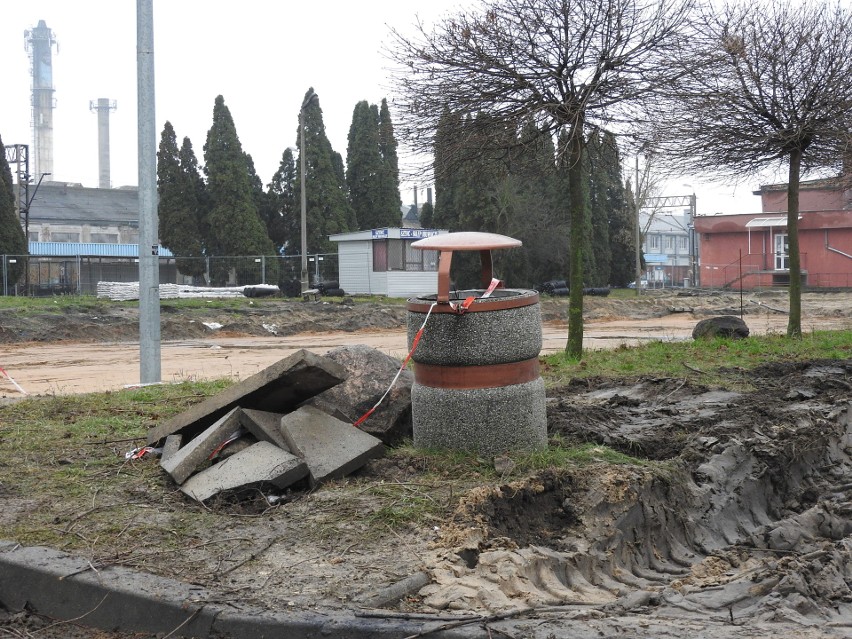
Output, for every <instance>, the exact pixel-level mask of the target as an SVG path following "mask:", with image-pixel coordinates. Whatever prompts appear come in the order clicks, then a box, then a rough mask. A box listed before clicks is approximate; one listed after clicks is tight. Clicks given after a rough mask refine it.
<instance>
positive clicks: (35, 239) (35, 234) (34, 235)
mask: <svg viewBox="0 0 852 639" xmlns="http://www.w3.org/2000/svg"><path fill="white" fill-rule="evenodd" d="M27 239H28V240H29V241H30V242H38V231H30V236H29V237H28V238H27Z"/></svg>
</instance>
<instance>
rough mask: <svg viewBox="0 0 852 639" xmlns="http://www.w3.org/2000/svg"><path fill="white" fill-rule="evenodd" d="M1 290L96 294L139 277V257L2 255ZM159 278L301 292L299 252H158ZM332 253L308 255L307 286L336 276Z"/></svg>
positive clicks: (6, 292) (165, 281)
mask: <svg viewBox="0 0 852 639" xmlns="http://www.w3.org/2000/svg"><path fill="white" fill-rule="evenodd" d="M0 258H2V272H0V278H2V282H0V284H2V287H0V293H2V294H3V295H27V296H45V295H95V294H96V293H97V286H98V282H138V281H139V260H138V258H128V257H102V256H90V255H65V256H50V257H43V256H37V255H2V256H0ZM158 262H159V272H160V278H159V281H160V284H182V285H197V286H213V287H233V286H245V285H253V284H275V285H277V286H278V287H279V288H281V291H282V292H283V293H284V294H285V295H287V296H290V297H294V296H298V295H299V294H300V293H301V271H302V262H301V257H300V256H298V255H295V256H287V257H276V256H268V255H259V256H239V257H218V256H211V257H205V258H175V257H160V258H159V259H158ZM338 265H339V260H338V256H337V254H336V253H328V254H315V255H309V256H308V279H309V283H310V285H311V286H317V285H318V284H322V283H326V282H332V281H338V280H339V273H338Z"/></svg>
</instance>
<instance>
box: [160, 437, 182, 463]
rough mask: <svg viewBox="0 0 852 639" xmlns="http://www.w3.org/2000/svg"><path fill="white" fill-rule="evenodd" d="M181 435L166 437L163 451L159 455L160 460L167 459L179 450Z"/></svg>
mask: <svg viewBox="0 0 852 639" xmlns="http://www.w3.org/2000/svg"><path fill="white" fill-rule="evenodd" d="M182 441H183V437H181V436H180V435H169V436H168V437H166V443H165V444H163V453H162V455H160V461H162V460H165V459H168V458H169V457H171V456H172V455H174V454H175V453H176V452H178V450H180V445H181V442H182Z"/></svg>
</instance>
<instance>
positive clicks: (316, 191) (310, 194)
mask: <svg viewBox="0 0 852 639" xmlns="http://www.w3.org/2000/svg"><path fill="white" fill-rule="evenodd" d="M313 93H314V92H313V89H309V90H308V91H307V92H306V93H305V97H306V98H309V97H310V96H311V95H313ZM304 115H305V122H304V126H305V147H306V148H305V149H304V150H302V148H301V136H300V135H298V131H297V140H298V145H299V149H300V151H299V152H300V153H301V152H304V153H305V160H306V162H305V167H306V168H305V173H306V183H307V184H306V186H307V188H306V191H305V195H306V201H307V202H306V203H307V208H306V214H305V217H306V221H307V229H306V234H307V247H306V251H307V253H309V254H310V253H332V252H335V251H336V248H337V247H336V245H335V244H334V243H333V242H330V241H329V239H328V236H329V235H332V234H335V233H344V232H346V231H351V230H354V229H355V228H356V226H355V213H354V211H353V210H352V207H351V206H349V201H348V199H347V197H346V180H345V176H344V168H343V158H342V157H341V156H340V154H339V153H336V152H335V151H334V149H332V148H331V142H329V140H328V137H327V136H326V134H325V125H324V124H323V121H322V109H321V108H320V105H319V99H318V98H317V99H313V100H310V101H309V103H308V106H307V107H305V113H304ZM300 161H301V160H300ZM296 183H297V188H296V192H297V193H300V191H299V189H301V175H299V177H298V179H297V180H296ZM299 197H301V195H300V196H299Z"/></svg>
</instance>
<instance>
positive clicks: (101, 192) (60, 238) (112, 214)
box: [22, 182, 139, 244]
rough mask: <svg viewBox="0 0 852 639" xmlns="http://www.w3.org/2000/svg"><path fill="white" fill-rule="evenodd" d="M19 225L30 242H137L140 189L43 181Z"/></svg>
mask: <svg viewBox="0 0 852 639" xmlns="http://www.w3.org/2000/svg"><path fill="white" fill-rule="evenodd" d="M22 225H24V226H25V228H26V231H27V240H28V241H30V242H80V243H98V244H137V243H138V242H139V190H138V189H137V188H136V187H124V188H120V189H93V188H87V187H83V186H80V185H78V184H67V183H65V182H42V184H41V185H40V186H39V189H38V192H37V193H36V196H35V198H34V199H33V201H32V203H31V204H30V209H29V215H28V219H27V220H22Z"/></svg>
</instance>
